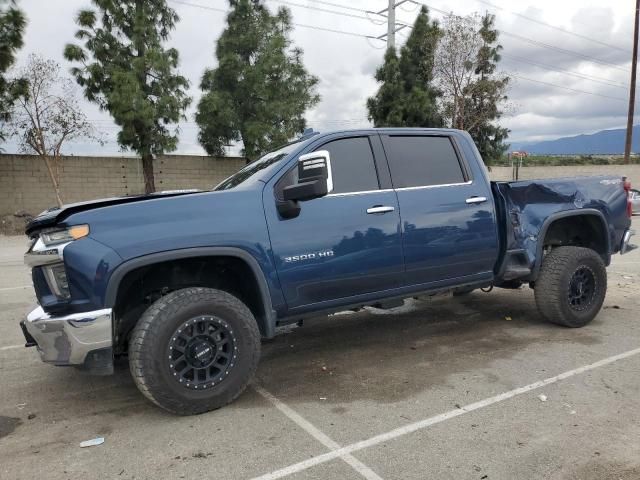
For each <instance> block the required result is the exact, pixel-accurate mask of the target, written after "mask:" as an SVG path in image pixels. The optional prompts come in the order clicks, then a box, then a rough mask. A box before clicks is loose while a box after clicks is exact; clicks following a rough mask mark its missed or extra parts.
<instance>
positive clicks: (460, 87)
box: [435, 14, 482, 129]
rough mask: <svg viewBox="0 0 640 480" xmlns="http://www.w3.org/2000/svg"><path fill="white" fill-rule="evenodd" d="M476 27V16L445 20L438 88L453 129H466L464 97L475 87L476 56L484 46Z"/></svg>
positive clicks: (437, 73)
mask: <svg viewBox="0 0 640 480" xmlns="http://www.w3.org/2000/svg"><path fill="white" fill-rule="evenodd" d="M477 24H478V18H477V16H467V17H460V16H457V15H453V14H450V15H448V16H447V17H445V19H444V21H443V24H442V32H443V33H442V37H441V38H440V43H439V45H438V50H437V53H436V60H435V71H436V79H437V85H438V87H439V88H440V90H441V91H442V93H443V97H442V106H443V115H444V118H445V121H446V122H447V123H448V125H449V126H450V127H451V128H459V129H464V128H465V127H466V125H465V124H464V120H465V112H464V109H465V103H466V102H465V98H466V97H468V96H470V94H471V90H472V89H473V87H474V82H475V77H476V75H475V70H476V62H477V56H478V51H479V50H480V47H482V38H481V37H480V35H479V34H478V32H477V30H478V29H477Z"/></svg>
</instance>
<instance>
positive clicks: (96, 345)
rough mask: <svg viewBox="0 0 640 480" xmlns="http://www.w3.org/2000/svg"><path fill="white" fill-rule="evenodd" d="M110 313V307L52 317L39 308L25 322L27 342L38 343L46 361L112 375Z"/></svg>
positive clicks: (39, 350)
mask: <svg viewBox="0 0 640 480" xmlns="http://www.w3.org/2000/svg"><path fill="white" fill-rule="evenodd" d="M111 314H112V311H111V309H110V308H105V309H103V310H96V311H93V312H83V313H74V314H71V315H66V316H61V317H51V316H50V315H49V314H48V313H46V312H45V311H44V310H43V309H42V307H37V308H35V309H34V310H33V311H32V312H31V313H29V315H27V318H26V319H25V320H23V323H22V325H23V327H24V330H26V333H25V337H26V339H27V344H29V343H31V344H33V342H35V344H36V347H37V348H38V352H39V353H40V357H41V358H42V361H43V362H46V363H52V364H54V365H65V366H69V365H70V366H76V367H81V368H84V369H87V370H89V371H91V372H92V373H96V374H109V373H113V336H112V325H111ZM27 334H28V335H27ZM29 337H31V338H29Z"/></svg>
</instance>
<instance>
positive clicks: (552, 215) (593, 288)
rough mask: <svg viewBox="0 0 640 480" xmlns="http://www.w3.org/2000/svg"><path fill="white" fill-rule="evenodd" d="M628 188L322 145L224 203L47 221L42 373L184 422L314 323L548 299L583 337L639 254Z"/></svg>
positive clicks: (428, 150) (376, 148)
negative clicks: (506, 292) (435, 299)
mask: <svg viewBox="0 0 640 480" xmlns="http://www.w3.org/2000/svg"><path fill="white" fill-rule="evenodd" d="M630 188H631V186H630V185H629V183H628V182H627V181H626V179H624V178H620V177H613V176H611V177H585V178H563V179H552V180H538V181H518V182H490V181H489V178H488V174H487V169H486V167H485V166H484V163H483V161H482V159H481V158H480V155H479V153H478V151H477V149H476V147H475V145H474V143H473V141H472V139H471V137H470V136H469V135H468V134H467V133H465V132H462V131H457V130H441V129H369V130H357V131H340V132H333V133H326V134H313V135H308V136H304V137H302V138H301V139H300V140H298V141H296V142H294V143H291V144H289V145H286V146H284V147H282V148H280V149H278V150H275V151H273V152H271V153H269V154H267V155H265V156H263V157H262V158H260V159H258V160H257V161H255V162H253V163H251V164H249V165H247V166H246V167H245V168H243V169H242V170H240V171H239V172H237V173H236V174H234V175H232V176H231V177H229V178H228V179H226V180H224V181H223V182H222V183H220V184H219V185H218V186H217V187H215V188H213V189H212V190H211V191H197V192H193V191H191V192H189V191H183V192H165V193H158V194H152V195H147V196H129V197H124V198H113V199H106V200H97V201H93V202H86V203H78V204H73V205H68V206H65V207H63V208H56V209H51V210H48V211H46V212H44V213H42V214H41V215H39V216H38V217H36V218H34V219H33V221H31V222H30V223H29V225H28V226H27V229H26V233H27V235H28V236H29V237H30V238H31V241H32V243H31V246H30V248H29V250H28V252H27V253H26V255H25V261H26V263H27V265H29V266H30V267H31V268H32V272H33V284H34V287H35V291H36V295H37V299H38V302H39V306H38V307H37V308H35V310H33V311H32V312H31V313H29V314H28V316H27V318H26V319H25V320H23V322H22V324H21V325H22V329H23V332H24V335H25V337H26V340H27V345H28V346H31V345H33V346H36V347H37V349H38V351H39V353H40V355H41V357H42V360H43V361H45V362H48V363H52V364H55V365H74V366H77V367H82V368H85V369H88V370H90V371H93V372H96V373H111V372H112V371H113V361H114V357H116V356H123V355H127V354H128V361H129V365H130V369H131V373H132V376H133V378H134V380H135V382H136V384H137V386H138V387H139V389H140V390H141V392H142V393H143V394H144V395H145V396H146V397H147V398H148V399H149V400H151V401H152V402H154V403H155V404H157V405H158V406H160V407H162V408H164V409H166V410H169V411H171V412H174V413H177V414H195V413H200V412H204V411H208V410H212V409H215V408H218V407H221V406H223V405H225V404H227V403H229V402H231V401H233V400H234V399H235V398H236V397H238V395H240V394H241V393H242V391H243V390H244V389H245V387H246V386H247V384H248V382H249V381H250V379H251V377H252V375H253V373H254V371H255V370H256V367H257V364H258V360H259V358H260V343H261V338H270V337H273V336H274V334H275V332H276V328H277V327H278V326H281V325H285V324H288V323H292V322H298V321H300V320H301V319H304V318H305V317H309V316H317V315H318V314H328V313H332V312H337V311H342V310H346V309H354V308H359V307H362V306H367V305H373V306H378V307H381V308H385V307H389V306H390V305H393V304H394V303H396V304H397V302H398V301H399V300H402V299H403V298H407V297H412V296H415V295H419V294H433V293H437V292H446V291H453V292H454V293H458V294H463V293H465V292H469V291H471V290H473V289H476V288H483V287H490V286H494V287H505V288H514V287H519V286H521V285H522V284H528V285H529V286H530V287H532V288H533V289H534V291H535V299H536V301H537V305H538V309H539V312H540V315H541V317H543V318H545V319H547V320H548V321H550V322H553V323H556V324H559V325H563V326H566V327H581V326H583V325H585V324H587V323H588V322H590V321H591V320H592V319H593V318H594V317H595V316H596V315H597V313H598V312H599V310H600V308H601V306H602V303H603V301H604V298H605V293H606V288H607V274H606V269H605V267H606V266H607V265H608V264H609V262H610V260H611V256H612V255H613V254H616V253H625V251H627V250H629V249H630V248H633V246H632V245H630V243H629V240H630V237H631V235H632V231H631V230H630V225H631V221H630V216H631V207H630V203H629V196H628V192H629V190H630Z"/></svg>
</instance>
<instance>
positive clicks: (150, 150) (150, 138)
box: [64, 0, 191, 193]
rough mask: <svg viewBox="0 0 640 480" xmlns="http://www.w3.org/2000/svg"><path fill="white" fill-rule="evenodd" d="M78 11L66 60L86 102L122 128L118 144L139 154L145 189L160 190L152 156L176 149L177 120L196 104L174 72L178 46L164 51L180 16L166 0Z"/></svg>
mask: <svg viewBox="0 0 640 480" xmlns="http://www.w3.org/2000/svg"><path fill="white" fill-rule="evenodd" d="M92 3H93V5H94V7H95V10H82V11H80V12H79V13H78V16H77V20H76V22H77V24H78V25H79V26H80V29H79V30H78V31H77V32H76V38H77V39H78V40H80V41H81V42H83V43H84V46H79V45H72V44H70V45H67V46H66V47H65V51H64V54H65V57H66V58H67V60H70V61H74V62H78V63H80V64H81V66H79V67H74V68H73V69H72V70H71V72H72V74H73V75H74V77H75V79H76V81H77V82H78V84H79V85H80V86H82V87H83V88H84V93H85V96H86V98H87V99H88V100H90V101H92V102H95V103H96V104H98V105H99V107H100V108H101V109H102V110H106V111H108V112H109V113H110V114H111V116H112V117H113V119H114V121H115V123H116V124H117V125H118V126H119V127H120V131H119V132H118V143H119V144H120V146H121V147H123V148H128V149H131V150H133V151H135V152H137V153H138V154H139V155H140V157H141V158H142V169H143V174H144V182H145V191H146V192H147V193H150V192H153V191H155V184H154V178H153V157H154V155H160V154H163V153H165V152H171V151H173V150H175V149H176V147H177V143H178V136H177V129H176V127H175V124H176V123H177V122H178V121H180V120H181V119H183V118H184V111H185V109H186V108H187V107H188V105H189V104H190V102H191V99H190V98H189V97H188V95H187V93H186V89H187V88H188V86H189V82H188V81H187V80H186V79H185V78H184V77H182V76H180V75H178V73H177V72H176V69H177V66H178V51H177V50H175V49H173V48H168V49H167V48H165V47H164V43H165V42H166V41H167V39H168V37H169V33H170V32H171V30H173V29H174V27H175V24H176V23H177V22H178V20H179V18H178V15H177V14H176V12H175V11H174V10H172V9H171V8H169V7H168V6H167V2H166V0H92Z"/></svg>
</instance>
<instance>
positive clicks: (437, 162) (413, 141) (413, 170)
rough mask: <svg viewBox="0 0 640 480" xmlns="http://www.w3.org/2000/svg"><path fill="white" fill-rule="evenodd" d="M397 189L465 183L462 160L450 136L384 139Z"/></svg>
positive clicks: (394, 184)
mask: <svg viewBox="0 0 640 480" xmlns="http://www.w3.org/2000/svg"><path fill="white" fill-rule="evenodd" d="M383 144H384V148H385V151H386V153H387V158H388V160H389V168H390V170H391V179H392V181H393V186H394V188H408V187H426V186H432V185H447V184H455V183H464V182H465V176H464V173H463V170H462V166H461V165H460V160H459V159H458V155H457V154H456V150H455V148H454V146H453V144H452V143H451V139H450V138H449V137H435V136H403V135H397V136H396V135H393V136H387V137H383Z"/></svg>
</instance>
